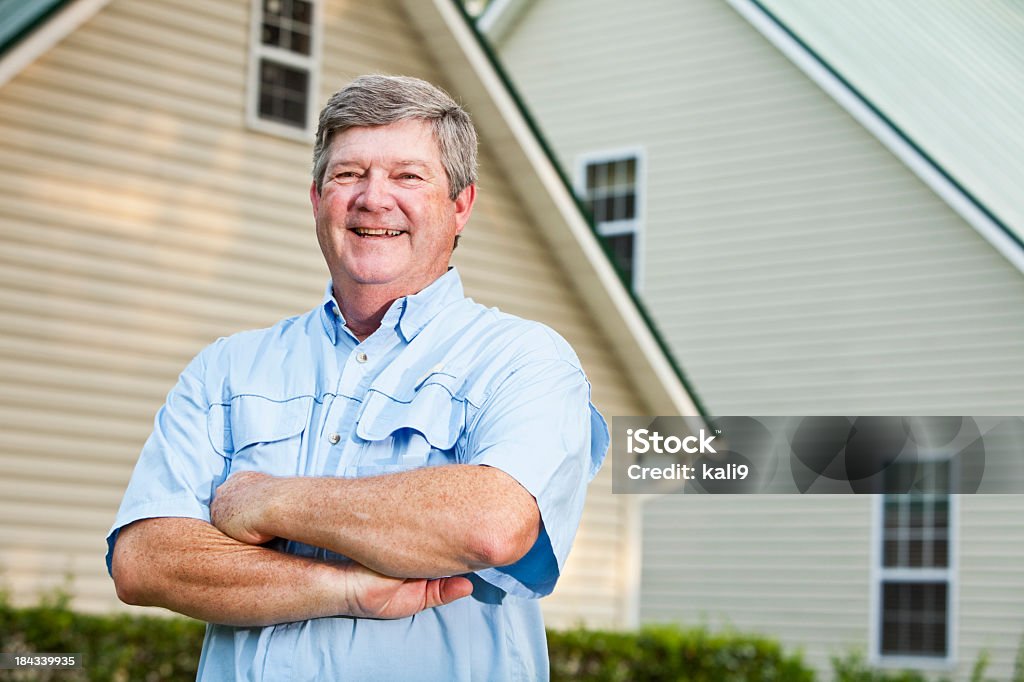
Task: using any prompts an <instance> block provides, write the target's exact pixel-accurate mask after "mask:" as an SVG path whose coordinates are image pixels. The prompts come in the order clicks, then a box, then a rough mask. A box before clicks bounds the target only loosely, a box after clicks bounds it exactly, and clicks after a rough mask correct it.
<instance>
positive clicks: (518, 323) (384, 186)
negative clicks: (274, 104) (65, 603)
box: [107, 76, 608, 680]
mask: <svg viewBox="0 0 1024 682" xmlns="http://www.w3.org/2000/svg"><path fill="white" fill-rule="evenodd" d="M475 181H476V133H475V131H474V130H473V126H472V123H471V121H470V120H469V117H468V115H467V114H466V113H465V112H464V111H463V110H462V109H461V108H459V107H458V105H456V104H455V102H453V101H452V100H451V98H450V97H448V95H446V94H445V93H443V92H441V91H440V90H438V89H437V88H435V87H433V86H432V85H430V84H428V83H425V82H423V81H420V80H417V79H412V78H403V77H384V76H364V77H361V78H358V79H356V80H355V81H353V82H352V83H351V84H349V85H348V86H347V87H345V88H344V89H342V90H341V91H339V92H338V93H336V94H335V95H334V96H333V97H332V98H331V99H330V101H329V102H328V103H327V106H326V107H325V108H324V110H323V111H322V112H321V115H320V124H319V129H318V131H317V139H316V145H315V148H314V164H313V182H312V186H311V187H310V199H311V201H312V204H313V216H314V219H315V222H316V233H317V239H318V241H319V242H320V247H321V250H322V251H323V254H324V258H325V259H326V261H327V265H328V269H329V270H330V273H331V284H330V285H329V286H328V289H327V292H326V294H325V297H324V301H323V304H322V305H320V306H318V307H317V308H315V309H314V310H313V311H311V312H309V313H307V314H305V315H302V316H299V317H295V318H289V319H287V320H284V321H282V322H280V323H279V324H277V325H276V326H275V327H272V328H270V329H265V330H259V331H254V332H245V333H242V334H237V335H235V336H232V337H230V338H227V339H220V340H218V341H217V342H215V343H214V344H212V345H211V346H209V347H208V348H206V349H205V350H203V351H202V352H201V353H200V354H199V355H198V356H197V357H196V358H195V359H194V360H193V361H192V363H191V364H190V365H189V366H188V367H187V368H186V369H185V371H184V372H183V373H182V375H181V377H180V379H179V382H178V384H177V386H176V387H175V388H174V389H173V390H172V391H171V393H170V394H169V395H168V398H167V403H166V404H165V405H164V407H163V408H162V409H161V410H160V412H159V413H158V414H157V417H156V420H155V425H154V430H153V434H152V436H151V437H150V439H149V440H148V441H147V443H146V445H145V447H144V449H143V451H142V454H141V456H140V458H139V462H138V465H137V466H136V469H135V472H134V474H133V475H132V480H131V482H130V484H129V486H128V490H127V492H126V494H125V498H124V501H123V502H122V505H121V509H120V511H119V512H118V516H117V519H116V521H115V523H114V526H113V528H112V529H111V532H110V535H109V536H108V539H107V542H108V554H107V561H108V567H109V568H110V570H111V575H112V576H113V578H114V581H115V584H116V587H117V591H118V596H119V597H120V598H121V599H122V600H124V601H126V602H128V603H131V604H140V605H155V606H163V607H166V608H169V609H172V610H175V611H178V612H180V613H184V614H186V615H190V616H193V617H195V618H200V619H202V620H206V621H208V622H209V623H210V624H211V625H210V626H209V627H208V629H207V634H206V641H205V643H204V646H203V652H202V657H201V659H200V663H199V678H200V679H204V680H205V679H208V680H225V679H255V680H259V679H264V680H307V679H308V680H312V679H331V680H335V679H355V680H371V679H381V680H402V679H416V680H469V679H474V680H503V679H530V680H533V679H543V678H546V677H547V667H548V665H547V649H546V644H545V639H544V629H543V623H542V621H541V618H540V610H539V606H538V604H537V601H536V598H538V597H541V596H543V595H546V594H548V593H549V592H550V591H551V590H552V588H553V587H554V584H555V581H556V580H557V578H558V575H559V573H560V571H561V569H562V566H563V564H564V562H565V559H566V556H567V554H568V551H569V548H570V546H571V544H572V540H573V537H574V535H575V532H576V527H577V524H578V522H579V517H580V513H581V511H582V506H583V499H584V494H585V489H586V485H587V483H588V482H589V480H590V479H591V478H592V477H593V476H594V474H595V473H596V472H597V469H598V467H599V466H600V464H601V461H602V459H603V457H604V453H605V449H606V448H607V445H608V436H607V429H606V427H605V424H604V421H603V420H602V419H601V417H600V415H598V414H597V412H596V410H594V408H593V406H592V405H590V402H589V384H588V383H587V380H586V378H585V376H584V375H583V372H582V370H581V369H580V366H579V361H578V360H577V358H576V356H575V355H574V354H573V352H572V350H571V349H570V348H569V346H568V345H567V344H566V343H565V341H563V340H562V339H561V338H560V337H559V336H558V335H557V334H555V333H554V332H552V331H551V330H550V329H548V328H546V327H544V326H543V325H540V324H537V323H534V322H528V321H525V320H521V319H518V318H515V317H512V316H509V315H505V314H502V313H500V312H498V311H497V310H494V309H487V308H484V307H483V306H480V305H478V304H476V303H474V302H473V301H472V300H470V299H467V298H465V297H464V296H463V293H462V286H461V283H460V280H459V276H458V273H457V272H456V271H455V270H454V269H449V268H448V261H449V259H450V257H451V252H452V250H453V249H454V247H455V245H456V242H457V238H458V235H459V234H460V233H461V232H462V229H463V228H464V227H465V225H466V222H467V221H468V219H469V216H470V213H471V211H472V208H473V203H474V200H475V198H476V185H475Z"/></svg>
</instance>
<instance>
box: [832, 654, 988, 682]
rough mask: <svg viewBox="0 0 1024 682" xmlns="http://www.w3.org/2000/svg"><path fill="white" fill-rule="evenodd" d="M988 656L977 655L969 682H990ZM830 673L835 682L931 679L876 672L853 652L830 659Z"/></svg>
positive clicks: (909, 673) (916, 674)
mask: <svg viewBox="0 0 1024 682" xmlns="http://www.w3.org/2000/svg"><path fill="white" fill-rule="evenodd" d="M988 663H989V655H988V652H987V651H982V652H981V653H979V654H978V658H977V660H975V661H974V666H973V667H972V668H971V678H970V680H971V682H991V681H990V679H989V678H987V677H985V670H986V669H987V668H988ZM832 672H833V673H835V681H836V682H929V680H931V679H933V678H931V677H926V676H925V675H924V674H923V673H920V672H918V671H916V670H878V669H875V668H872V667H871V666H869V665H868V663H867V661H865V660H864V654H863V652H860V651H854V652H851V653H848V654H846V655H845V656H833V657H832ZM949 679H950V678H949V677H947V676H943V677H940V678H939V679H938V681H937V682H949Z"/></svg>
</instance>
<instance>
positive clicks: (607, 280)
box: [0, 0, 704, 416]
mask: <svg viewBox="0 0 1024 682" xmlns="http://www.w3.org/2000/svg"><path fill="white" fill-rule="evenodd" d="M5 1H6V2H14V1H15V0H0V2H5ZM107 1H108V0H46V3H45V5H44V4H37V5H36V6H35V7H34V9H35V10H37V11H32V12H23V13H20V14H18V16H17V17H15V16H14V15H13V14H12V15H11V16H10V17H9V26H7V30H6V31H5V32H4V34H3V35H4V36H5V40H4V41H2V42H0V85H2V84H3V83H4V82H6V81H7V80H9V79H10V78H11V77H13V76H14V75H15V74H17V73H18V72H20V70H21V69H23V68H25V67H26V66H27V65H28V64H30V63H31V62H32V61H33V60H35V59H36V58H38V57H39V56H40V55H42V54H43V53H45V51H46V50H47V49H49V48H50V47H52V46H53V45H55V44H56V43H57V42H59V41H60V40H61V39H62V38H63V37H64V36H66V35H68V34H69V33H71V32H72V31H74V29H75V28H77V27H78V26H79V25H81V24H82V23H83V22H84V21H86V20H87V19H88V18H90V17H91V16H92V15H93V14H95V13H96V11H98V10H99V9H100V8H102V6H103V5H104V4H106V2H107ZM402 6H403V7H404V9H405V11H406V14H407V15H408V16H409V17H410V19H411V20H412V22H413V25H414V26H415V27H416V28H417V30H419V31H420V32H421V33H423V34H424V35H429V36H431V39H430V40H428V41H426V42H427V44H428V45H430V46H431V49H432V50H433V51H434V55H433V56H434V57H435V58H436V61H437V63H438V65H439V66H440V69H441V70H442V71H443V72H444V75H445V76H446V77H447V78H448V80H450V82H453V83H458V84H459V90H458V93H459V95H460V97H461V98H462V99H463V100H464V102H465V103H466V104H467V105H468V107H469V108H470V109H471V111H472V112H473V117H474V121H475V122H476V125H477V127H478V128H479V129H480V130H481V134H482V137H485V138H486V139H487V140H488V143H489V144H490V145H491V146H492V147H496V151H497V154H496V156H497V158H498V159H500V161H501V163H502V165H503V168H502V170H503V171H504V172H505V175H506V177H508V178H509V180H510V183H511V185H512V186H513V187H514V189H515V190H516V191H517V193H518V194H519V195H520V196H522V197H530V201H527V202H524V204H525V206H524V208H525V209H526V211H527V213H528V214H529V215H530V217H531V218H532V219H533V220H535V221H536V224H538V225H540V226H542V227H543V228H544V229H542V230H541V232H542V234H543V235H544V237H545V238H546V239H547V240H548V243H549V247H550V248H551V250H552V252H553V254H554V256H555V257H556V259H557V260H558V262H559V263H560V264H561V265H562V267H563V268H564V269H565V270H566V272H567V273H568V274H569V276H570V280H571V282H572V283H573V285H574V287H575V288H576V289H577V292H578V293H579V295H580V298H581V299H582V300H583V301H584V303H585V305H586V306H587V308H588V310H589V312H590V314H591V315H592V317H593V318H594V320H595V321H596V322H597V324H598V326H599V327H600V328H601V330H602V332H603V333H604V334H605V335H606V337H607V338H608V339H609V340H610V341H611V342H612V346H613V349H614V351H615V354H616V356H617V357H618V358H619V360H620V361H621V363H622V365H623V367H624V368H625V369H626V370H627V371H628V372H629V373H630V375H631V376H630V378H631V380H632V381H631V383H632V385H633V386H634V387H635V390H636V391H637V394H638V395H639V396H640V397H641V399H642V400H643V402H644V403H645V404H646V405H647V406H648V409H649V411H651V412H652V413H655V414H681V415H687V416H698V415H703V414H704V412H703V410H702V408H701V407H700V404H699V403H698V402H697V400H696V399H695V398H694V397H693V395H692V392H691V391H689V389H688V387H687V386H686V384H685V381H684V379H683V378H682V373H681V372H680V371H679V368H678V367H677V366H676V365H675V363H674V361H673V359H672V357H671V355H670V353H669V351H668V350H667V346H666V345H665V343H664V341H662V339H661V338H660V337H659V336H658V334H657V333H656V332H655V331H654V328H653V325H652V324H651V322H650V319H649V317H648V316H647V315H646V313H645V311H644V310H643V308H642V307H641V306H640V304H639V303H638V302H637V301H636V300H635V299H634V298H633V296H632V294H631V293H630V291H629V289H628V288H627V287H626V286H624V284H623V282H622V279H621V275H620V273H618V272H617V271H616V269H615V267H614V266H613V265H612V264H611V263H612V261H611V259H610V256H609V254H608V253H607V252H606V250H605V249H604V247H603V246H602V244H601V243H600V241H599V240H598V238H597V236H596V234H595V233H594V231H593V229H592V228H591V226H590V225H589V223H588V221H587V219H586V218H585V217H584V214H583V211H582V209H581V207H580V205H579V204H578V203H577V201H576V198H575V196H574V195H573V193H572V192H571V190H570V188H569V184H568V182H567V181H566V179H565V177H564V176H563V175H562V174H561V172H560V170H559V169H558V167H557V165H556V164H555V163H554V161H553V160H552V159H553V157H552V156H551V154H550V152H549V151H548V149H547V147H546V146H545V145H544V144H543V142H542V141H541V140H539V139H538V136H537V134H536V127H535V126H534V125H533V123H532V121H530V120H529V117H528V115H527V114H526V112H525V108H524V107H523V105H522V103H521V102H520V101H519V100H518V98H517V97H516V96H515V95H514V94H513V93H512V92H511V91H510V89H509V85H508V82H507V79H506V78H505V77H504V75H503V74H502V73H501V72H500V70H499V69H498V68H497V66H496V63H495V61H494V59H493V56H492V55H490V54H489V53H487V51H486V50H485V48H484V46H483V42H482V40H481V39H480V36H479V34H477V33H476V31H475V29H474V28H473V25H472V22H471V21H470V20H469V18H468V17H467V16H466V15H465V14H464V13H463V10H462V7H461V5H459V4H458V2H457V1H456V0H430V1H424V0H403V2H402ZM2 8H3V6H2V5H0V9H2ZM44 8H45V9H44Z"/></svg>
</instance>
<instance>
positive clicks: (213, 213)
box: [0, 0, 642, 627]
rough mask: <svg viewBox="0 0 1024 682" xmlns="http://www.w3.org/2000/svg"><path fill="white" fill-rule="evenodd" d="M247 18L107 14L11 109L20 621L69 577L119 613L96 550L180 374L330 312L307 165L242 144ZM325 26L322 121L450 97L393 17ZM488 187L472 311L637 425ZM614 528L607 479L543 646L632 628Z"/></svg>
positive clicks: (538, 241)
mask: <svg viewBox="0 0 1024 682" xmlns="http://www.w3.org/2000/svg"><path fill="white" fill-rule="evenodd" d="M250 5H251V3H250V2H249V0H233V1H227V0H225V1H223V2H217V3H201V4H199V5H196V4H195V3H191V2H187V1H186V0H156V1H152V0H146V1H145V2H143V1H142V0H112V2H110V3H109V4H108V5H107V6H106V7H105V8H104V9H103V10H102V11H101V12H99V13H98V14H97V15H96V16H95V17H94V18H93V19H91V20H90V21H89V22H87V23H86V24H85V25H84V26H83V27H82V28H80V29H79V30H78V31H76V32H75V33H73V34H72V35H70V36H68V37H67V38H66V39H65V40H64V41H63V42H62V43H61V44H60V45H58V46H57V47H55V48H54V49H52V50H51V51H50V52H48V53H47V54H46V55H44V56H43V57H42V58H41V59H39V60H38V61H37V62H36V63H34V64H32V65H31V66H30V67H28V68H27V69H26V70H25V71H24V72H23V73H22V74H20V75H19V76H18V77H16V78H15V79H13V80H12V81H11V82H10V83H8V84H7V85H5V86H4V88H3V96H2V97H0V136H2V137H3V139H4V140H5V151H4V154H3V156H2V157H0V246H2V248H0V377H3V378H2V379H0V430H2V431H3V433H4V443H3V446H2V448H0V532H2V534H3V537H4V538H5V542H4V544H3V547H0V570H2V571H3V578H4V582H5V583H6V584H8V585H10V586H11V588H12V590H13V594H15V595H17V596H18V598H19V599H22V600H25V601H31V599H33V598H34V596H35V595H36V594H38V593H39V591H41V590H46V589H49V588H52V587H54V586H57V585H61V584H62V583H63V581H64V575H65V573H66V572H70V573H71V574H72V576H73V585H72V590H73V592H74V594H75V604H76V606H78V607H79V608H83V609H88V610H109V609H121V608H123V607H122V606H120V605H119V604H118V602H117V601H116V598H115V596H114V592H113V587H112V585H111V583H110V580H109V579H108V578H107V577H106V574H105V570H104V566H103V554H104V551H105V547H104V537H105V535H106V532H107V529H108V526H109V524H110V523H111V522H112V520H113V518H114V513H115V510H116V508H117V505H118V503H119V500H120V497H121V495H122V494H123V491H124V486H125V484H126V483H127V480H128V477H129V475H130V473H131V470H132V467H133V465H134V462H135V460H136V458H137V456H138V452H139V449H140V447H141V446H142V443H143V442H144V440H145V439H146V437H147V436H148V434H149V432H150V429H151V424H152V419H153V415H154V413H155V412H156V410H157V409H158V408H159V406H160V405H161V403H162V401H163V399H164V396H165V395H166V393H167V391H168V390H169V389H170V388H171V387H172V386H173V384H174V382H175V379H176V377H177V375H178V373H179V372H180V371H181V370H182V369H183V368H184V366H185V364H186V363H187V362H188V360H189V359H190V358H191V357H192V356H193V355H194V354H195V353H196V352H197V351H198V350H199V349H201V348H202V347H203V346H205V345H206V344H208V343H209V342H211V341H212V340H214V339H216V338H217V337H219V336H223V335H227V334H231V333H233V332H236V331H239V330H242V329H248V328H254V327H264V326H268V325H270V324H273V323H274V322H276V321H277V320H278V319H280V318H282V317H285V316H288V315H293V314H297V313H301V312H303V311H305V310H307V309H309V308H310V307H312V306H313V305H315V304H316V303H317V302H318V301H319V300H320V296H321V294H322V290H323V286H324V283H325V282H326V281H327V272H326V268H325V266H324V264H323V262H322V257H321V255H320V252H319V248H318V246H317V243H316V238H315V233H314V229H313V225H312V221H311V219H310V209H309V204H308V198H307V193H308V187H309V166H310V157H311V145H305V144H301V143H297V142H294V141H291V140H286V139H281V138H277V137H274V136H270V135H264V134H259V133H255V132H252V131H249V130H247V129H245V128H244V112H245V95H246V93H245V83H246V68H247V60H248V43H249V10H250ZM324 15H325V20H326V21H325V32H324V35H325V38H326V40H325V48H324V54H323V63H324V69H323V71H322V73H321V87H322V90H321V93H320V100H321V101H323V100H325V99H326V98H327V96H328V95H329V94H330V93H331V92H333V91H334V90H335V89H336V88H337V87H339V86H341V85H342V84H343V83H344V82H346V81H347V80H349V79H351V78H352V77H353V76H355V75H358V74H359V73H361V72H392V73H406V74H410V75H416V76H420V77H424V78H427V79H429V80H433V81H435V82H440V81H441V75H440V73H441V72H440V70H439V69H437V67H436V65H434V64H431V63H430V62H429V61H425V60H424V59H423V54H425V49H424V47H423V45H422V44H421V43H419V42H418V40H419V39H418V38H417V37H416V35H415V33H414V31H413V29H412V28H411V27H410V26H409V25H408V23H407V19H406V17H405V16H404V15H403V14H402V13H401V12H400V11H398V10H397V9H396V7H395V6H394V5H393V3H388V2H385V3H354V2H341V1H331V2H327V3H326V4H325V7H324ZM456 94H457V92H456ZM481 166H482V177H481V191H480V196H479V203H478V207H477V210H476V213H475V215H474V218H473V220H472V222H471V224H470V226H469V228H468V230H467V232H466V234H465V237H464V239H463V241H462V244H461V245H460V247H459V250H458V251H457V252H456V254H455V263H456V264H457V265H458V267H459V269H460V271H461V272H462V274H463V279H464V282H465V284H466V288H467V293H469V295H471V296H473V297H474V298H475V299H476V300H478V301H480V302H482V303H485V304H487V305H495V306H498V307H500V308H502V309H503V310H506V311H507V312H511V313H514V314H519V315H522V316H524V317H529V318H533V319H538V320H540V321H542V322H546V323H548V324H549V325H551V326H552V327H554V328H555V329H557V330H558V331H559V332H561V333H562V334H563V335H564V336H565V337H566V338H567V339H568V340H569V342H570V343H571V344H572V345H573V346H574V348H575V349H576V351H577V353H578V354H579V356H580V359H581V361H582V363H583V365H584V367H585V368H586V369H587V371H588V373H589V376H590V378H591V380H592V381H593V384H594V389H593V391H594V400H595V401H596V402H597V404H598V406H599V407H600V408H601V409H602V410H603V411H604V412H605V413H606V414H608V415H611V414H614V413H619V414H623V413H637V412H640V411H642V408H641V407H640V405H639V400H638V397H637V393H636V391H635V389H634V387H633V386H631V385H630V384H629V380H628V378H627V374H626V372H624V371H623V369H622V367H621V366H620V365H619V364H618V362H617V361H616V360H615V358H614V356H613V354H612V353H611V352H610V351H609V349H608V348H607V343H606V342H605V341H604V340H603V339H602V338H601V336H600V334H599V332H598V331H597V327H596V326H595V324H594V321H593V319H591V317H590V316H589V315H588V314H587V313H586V312H585V310H584V308H583V305H582V302H581V300H580V299H579V297H578V296H577V295H576V293H575V291H574V289H573V284H572V283H571V282H570V281H569V279H568V278H567V277H566V275H565V273H563V272H562V271H561V269H560V268H559V267H558V266H557V264H556V261H555V259H554V257H553V255H552V254H551V253H550V252H549V251H548V250H547V248H546V247H545V241H544V240H543V239H542V237H541V235H540V233H539V229H541V228H543V229H548V226H537V225H534V224H532V223H531V222H530V221H529V220H528V218H527V216H526V213H525V212H524V211H523V210H522V207H521V204H522V199H521V198H520V197H518V196H515V195H514V194H512V193H511V190H510V189H509V183H508V182H507V181H506V179H505V178H504V176H503V175H502V172H501V168H500V165H499V164H498V163H497V160H496V159H495V158H494V157H493V156H492V155H491V154H490V153H489V152H488V150H487V149H486V147H485V148H484V149H483V150H482V157H481ZM55 415H59V417H55ZM622 516H623V505H622V503H621V501H620V499H619V498H617V497H614V496H613V495H612V494H611V479H610V468H608V467H606V468H605V470H604V471H603V472H602V473H601V474H600V475H599V476H598V478H597V479H596V480H595V481H594V483H593V485H592V487H591V494H590V496H589V498H588V500H587V504H586V508H585V511H584V522H583V524H582V526H581V528H580V531H579V534H578V538H577V542H576V547H575V549H574V551H573V554H572V555H571V557H570V560H569V564H568V565H567V566H566V569H565V575H564V577H563V579H562V581H561V582H560V584H559V587H558V590H557V591H556V593H555V595H553V596H552V597H551V598H550V599H547V600H545V603H544V604H545V610H546V613H547V615H548V618H549V622H551V623H552V624H566V625H567V624H570V623H576V622H580V621H583V622H588V623H592V624H594V625H599V626H608V627H614V626H617V625H618V624H620V623H621V622H622V618H623V595H624V590H625V584H624V577H623V571H624V567H625V563H624V561H625V559H624V558H623V555H624V551H623V546H624V538H625V531H624V525H623V520H622Z"/></svg>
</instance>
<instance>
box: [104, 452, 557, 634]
mask: <svg viewBox="0 0 1024 682" xmlns="http://www.w3.org/2000/svg"><path fill="white" fill-rule="evenodd" d="M211 519H212V524H211V523H206V522H205V521H201V520H199V519H190V518H168V517H162V518H150V519H143V520H140V521H136V522H134V523H131V524H129V525H127V526H125V527H124V528H123V529H122V530H121V532H120V535H119V536H118V540H117V544H116V545H115V546H114V553H113V558H112V575H113V578H114V583H115V586H116V588H117V594H118V597H119V598H120V599H121V600H122V601H125V602H127V603H129V604H135V605H140V606H162V607H165V608H169V609H171V610H173V611H177V612H179V613H183V614H185V615H188V616H192V617H194V618H199V619H201V620H206V621H209V622H214V623H223V624H227V625H240V626H249V625H254V626H257V625H269V624H273V623H281V622H288V621H296V620H306V619H309V618H319V617H325V616H338V615H347V616H356V617H370V618H402V617H405V616H410V615H412V614H414V613H416V612H418V611H420V610H422V609H425V608H431V607H434V606H439V605H441V604H447V603H449V602H452V601H454V600H456V599H459V598H461V597H465V596H467V595H469V594H470V593H471V592H472V585H471V583H470V582H469V580H467V579H466V578H463V577H441V576H452V575H456V574H459V573H467V572H472V571H477V570H480V569H482V568H488V567H492V566H505V565H509V564H512V563H515V562H516V561H517V560H518V559H520V558H521V557H523V556H524V555H525V554H526V553H527V552H528V551H529V549H530V547H532V545H533V543H534V542H535V541H536V539H537V536H538V534H539V532H540V512H539V510H538V507H537V502H536V501H535V500H534V498H533V496H532V495H531V494H530V493H529V492H528V491H527V490H526V489H525V488H523V487H522V486H521V485H520V484H519V483H518V482H517V481H516V480H515V479H513V478H512V477H511V476H509V475H508V474H506V473H505V472H503V471H501V470H499V469H496V468H492V467H488V466H478V465H452V466H442V467H429V468H425V469H416V470H413V471H407V472H403V473H398V474H390V475H386V476H376V477H370V478H357V479H343V478H317V477H288V478H284V477H274V476H268V475H266V474H258V473H254V472H243V473H239V474H235V475H233V476H231V477H230V478H228V480H227V481H225V483H224V484H223V485H222V486H221V487H220V488H218V489H217V491H216V494H215V496H214V499H213V503H212V505H211ZM275 537H282V538H287V539H289V540H295V541H297V542H302V543H306V544H310V545H314V546H318V547H323V548H325V549H329V550H332V551H334V552H337V553H339V554H343V555H345V556H347V557H349V558H351V559H352V561H351V562H345V563H330V562H323V561H317V560H314V559H309V558H305V557H298V556H293V555H290V554H285V553H282V552H278V551H276V550H273V549H269V548H266V547H261V546H259V545H260V544H261V543H264V542H266V541H268V540H270V539H272V538H275Z"/></svg>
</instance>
